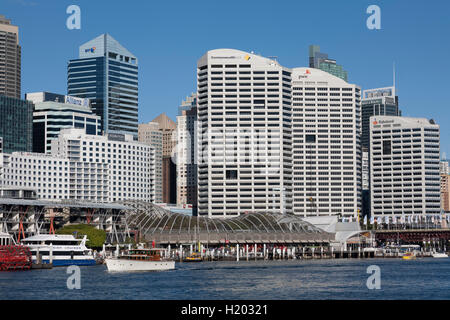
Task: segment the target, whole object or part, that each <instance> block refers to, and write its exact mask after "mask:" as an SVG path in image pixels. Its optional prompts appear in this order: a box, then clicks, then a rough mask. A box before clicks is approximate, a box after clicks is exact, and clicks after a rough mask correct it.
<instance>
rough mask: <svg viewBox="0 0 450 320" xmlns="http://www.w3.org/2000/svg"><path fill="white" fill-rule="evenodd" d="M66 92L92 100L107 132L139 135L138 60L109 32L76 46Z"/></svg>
mask: <svg viewBox="0 0 450 320" xmlns="http://www.w3.org/2000/svg"><path fill="white" fill-rule="evenodd" d="M67 92H68V95H71V96H75V97H80V98H88V99H90V100H91V107H92V111H93V112H94V113H95V114H97V115H98V116H100V117H101V119H102V130H103V131H104V132H107V133H118V134H131V135H133V136H134V137H136V139H137V135H138V59H137V58H136V57H135V56H134V55H133V54H132V53H131V52H129V51H128V50H127V49H125V48H124V47H123V46H122V45H121V44H120V43H119V42H117V41H116V40H115V39H114V38H113V37H111V36H110V35H109V34H102V35H100V36H98V37H97V38H95V39H93V40H91V41H88V42H86V43H85V44H83V45H81V46H80V48H79V59H75V60H70V61H69V64H68V67H67Z"/></svg>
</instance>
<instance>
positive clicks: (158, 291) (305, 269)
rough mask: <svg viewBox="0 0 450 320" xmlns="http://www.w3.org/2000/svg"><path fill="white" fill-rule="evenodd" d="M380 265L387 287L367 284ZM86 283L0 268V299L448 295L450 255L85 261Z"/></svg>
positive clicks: (60, 271)
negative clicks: (128, 263)
mask: <svg viewBox="0 0 450 320" xmlns="http://www.w3.org/2000/svg"><path fill="white" fill-rule="evenodd" d="M370 265H378V266H379V267H380V268H381V289H380V290H369V289H367V286H366V281H367V278H368V277H369V274H367V273H366V270H367V267H368V266H370ZM80 269H81V289H80V290H69V289H67V286H66V281H67V278H68V277H69V274H67V273H66V271H67V268H54V269H52V270H33V271H26V272H15V273H5V272H3V273H0V299H5V300H7V299H50V300H53V299H87V300H90V299H100V300H109V299H139V300H141V299H162V300H170V299H180V300H190V299H199V300H203V299H219V300H221V299H246V300H247V299H248V300H250V299H255V300H264V299H275V300H279V299H295V300H298V299H450V259H432V258H428V259H418V260H415V261H405V260H401V259H361V260H358V259H354V260H345V259H342V260H339V259H338V260H314V261H301V260H296V261H266V262H263V261H261V262H254V261H253V262H250V261H249V262H247V261H240V262H203V263H177V265H176V270H172V271H165V272H153V273H148V272H147V273H145V272H144V273H109V272H108V271H107V270H106V266H103V265H99V266H93V267H81V268H80Z"/></svg>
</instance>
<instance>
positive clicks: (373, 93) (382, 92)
mask: <svg viewBox="0 0 450 320" xmlns="http://www.w3.org/2000/svg"><path fill="white" fill-rule="evenodd" d="M361 105H362V106H361V126H362V134H361V145H362V152H363V156H367V157H368V154H369V147H370V117H372V116H401V111H400V109H399V107H398V96H397V95H396V92H395V86H392V87H385V88H376V89H369V90H364V91H363V97H362V103H361ZM362 170H363V171H362V173H363V195H362V198H363V199H362V214H363V215H364V216H370V176H369V172H370V159H367V165H363V168H362Z"/></svg>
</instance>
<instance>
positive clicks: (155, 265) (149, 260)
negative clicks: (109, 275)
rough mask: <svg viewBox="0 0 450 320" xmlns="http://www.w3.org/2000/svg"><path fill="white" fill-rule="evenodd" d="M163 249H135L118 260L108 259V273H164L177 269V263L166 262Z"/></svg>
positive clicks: (106, 261) (106, 260) (117, 258)
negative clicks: (161, 252) (162, 254)
mask: <svg viewBox="0 0 450 320" xmlns="http://www.w3.org/2000/svg"><path fill="white" fill-rule="evenodd" d="M160 251H161V249H134V250H129V251H128V252H127V254H125V255H121V256H118V257H116V258H106V259H105V263H106V267H107V268H108V271H119V272H120V271H122V272H123V271H164V270H172V269H175V261H170V260H164V259H162V258H161V255H160Z"/></svg>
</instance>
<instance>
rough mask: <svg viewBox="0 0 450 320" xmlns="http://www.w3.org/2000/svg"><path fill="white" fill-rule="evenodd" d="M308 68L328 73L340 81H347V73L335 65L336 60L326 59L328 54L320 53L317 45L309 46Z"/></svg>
mask: <svg viewBox="0 0 450 320" xmlns="http://www.w3.org/2000/svg"><path fill="white" fill-rule="evenodd" d="M309 67H310V68H316V69H320V70H322V71H325V72H328V73H330V74H332V75H334V76H336V77H338V78H341V79H342V80H345V81H348V73H347V71H345V70H344V68H343V67H342V66H341V65H339V64H337V63H336V60H333V59H330V58H328V54H326V53H322V52H320V47H319V46H317V45H310V46H309Z"/></svg>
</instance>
